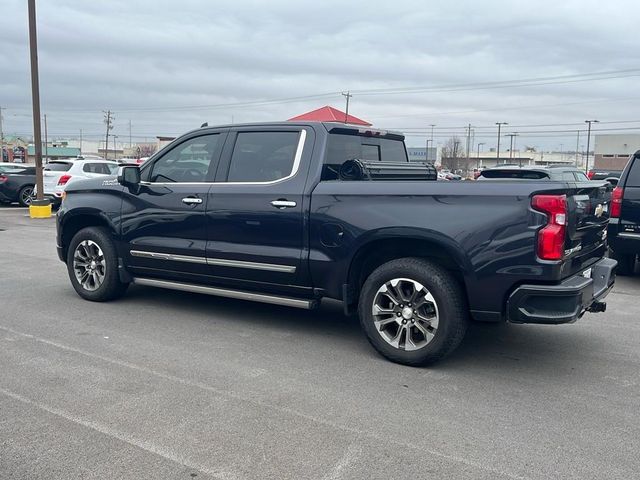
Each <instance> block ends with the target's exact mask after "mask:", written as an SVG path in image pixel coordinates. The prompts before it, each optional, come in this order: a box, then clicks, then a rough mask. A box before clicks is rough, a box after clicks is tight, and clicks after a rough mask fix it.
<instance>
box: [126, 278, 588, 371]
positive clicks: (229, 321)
mask: <svg viewBox="0 0 640 480" xmlns="http://www.w3.org/2000/svg"><path fill="white" fill-rule="evenodd" d="M125 302H127V303H128V302H134V303H139V302H140V303H144V304H145V306H146V308H148V305H149V302H152V303H154V304H155V305H156V306H157V307H158V308H159V309H160V310H162V311H165V312H167V314H170V313H171V312H174V311H175V312H176V314H179V313H178V312H183V313H189V314H190V318H193V316H194V315H195V318H198V319H199V318H203V319H205V320H206V321H211V322H224V323H225V324H226V326H227V327H228V328H235V327H234V325H237V326H238V329H243V328H247V327H251V328H252V329H258V330H265V331H268V332H269V333H272V334H274V335H277V334H278V333H283V334H292V333H293V334H295V335H296V336H297V337H300V338H302V337H304V338H305V339H306V340H307V341H314V340H313V339H314V338H315V339H317V341H318V342H322V343H326V342H328V341H329V342H331V351H332V352H333V353H335V351H336V350H342V351H343V352H344V359H345V361H347V362H348V361H349V360H348V357H350V356H356V357H360V359H359V360H357V359H353V360H357V361H369V359H370V360H375V359H380V358H381V357H380V356H379V355H378V354H377V353H376V352H375V351H374V350H373V348H372V347H371V346H370V345H369V343H368V342H367V340H366V338H365V336H364V334H363V332H362V331H361V329H360V325H359V323H358V319H357V317H346V316H345V315H344V314H343V313H342V309H341V304H340V303H338V302H332V301H328V302H327V301H324V302H323V303H322V306H321V307H320V308H319V309H317V310H313V311H306V310H298V309H293V308H287V307H281V306H276V305H268V304H259V303H252V302H245V301H241V300H233V299H226V298H219V297H211V296H207V295H199V294H192V293H185V292H174V291H168V290H161V289H155V288H147V287H139V286H134V287H132V288H131V291H130V292H129V294H128V295H127V296H126V297H125ZM597 337H598V336H597V335H593V333H592V331H591V330H590V329H585V328H584V326H581V325H580V321H579V322H578V324H576V325H564V326H556V325H548V326H543V325H513V324H505V323H499V324H486V323H479V322H471V324H470V326H469V329H468V331H467V335H466V337H465V339H464V340H463V342H462V344H461V345H460V346H459V347H458V349H457V350H456V351H455V352H454V353H453V354H451V355H450V356H449V357H448V358H447V359H445V360H443V361H441V362H440V363H438V364H436V365H434V366H431V367H428V368H429V369H433V370H438V371H441V372H445V371H454V370H464V371H466V372H468V373H469V372H474V371H478V370H481V371H483V372H484V373H487V372H489V371H494V372H496V373H500V374H504V373H508V372H514V371H516V372H517V373H519V374H523V373H527V372H530V373H531V374H532V375H533V376H537V375H539V374H542V373H543V372H544V374H545V375H551V376H554V375H557V376H563V375H566V373H567V371H569V370H571V369H572V367H580V366H581V365H582V364H583V363H584V358H585V355H586V354H587V353H585V352H593V350H594V349H597V347H598V338H597ZM363 357H367V358H366V359H365V358H363ZM373 365H374V364H372V368H373ZM376 365H378V364H376ZM559 365H562V366H561V367H560V368H558V366H559ZM376 368H378V366H376ZM400 368H403V367H400ZM407 368H408V367H407Z"/></svg>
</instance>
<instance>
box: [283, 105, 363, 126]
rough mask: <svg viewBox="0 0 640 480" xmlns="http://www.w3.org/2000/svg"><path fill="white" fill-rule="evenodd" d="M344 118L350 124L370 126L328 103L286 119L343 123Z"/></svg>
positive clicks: (290, 120)
mask: <svg viewBox="0 0 640 480" xmlns="http://www.w3.org/2000/svg"><path fill="white" fill-rule="evenodd" d="M345 118H346V119H347V121H346V123H350V124H352V125H362V126H365V127H370V126H371V124H370V123H369V122H365V121H364V120H362V119H360V118H358V117H354V116H353V115H347V114H346V113H345V112H342V111H340V110H338V109H337V108H333V107H330V106H329V105H327V106H324V107H320V108H318V109H317V110H312V111H310V112H307V113H303V114H302V115H298V116H297V117H292V118H290V119H289V120H287V121H288V122H295V121H298V120H310V121H313V122H340V123H345Z"/></svg>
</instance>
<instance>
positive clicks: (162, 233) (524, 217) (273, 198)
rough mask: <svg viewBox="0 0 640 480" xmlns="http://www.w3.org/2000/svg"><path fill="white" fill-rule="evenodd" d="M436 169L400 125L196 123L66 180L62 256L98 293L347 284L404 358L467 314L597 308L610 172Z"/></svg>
mask: <svg viewBox="0 0 640 480" xmlns="http://www.w3.org/2000/svg"><path fill="white" fill-rule="evenodd" d="M430 168H431V170H430ZM435 179H436V175H435V171H434V170H433V167H432V166H429V165H427V164H419V165H416V164H413V163H410V162H408V159H407V154H406V149H405V146H404V137H403V136H402V135H401V134H398V133H394V132H386V131H381V130H373V129H359V128H357V127H352V126H348V125H344V124H338V123H313V122H311V123H268V124H253V125H231V126H221V127H203V128H200V129H198V130H195V131H192V132H189V133H187V134H185V135H183V136H182V137H180V138H178V139H177V140H175V141H174V142H173V143H172V144H170V145H169V146H167V147H165V148H164V149H163V150H162V151H160V152H158V153H157V154H156V155H154V156H153V157H152V158H151V159H150V160H149V161H147V162H146V163H145V164H144V165H143V166H142V167H141V168H138V167H134V166H125V167H121V168H120V171H119V174H118V177H117V178H109V179H107V180H103V179H99V180H98V179H94V180H87V181H83V182H78V183H77V184H74V185H72V186H70V187H69V188H68V189H67V191H66V192H65V199H64V201H63V202H62V206H61V208H60V210H59V211H58V216H57V242H58V254H59V256H60V259H61V260H62V261H63V262H65V263H66V264H67V268H68V272H69V278H70V279H71V284H72V285H73V287H74V288H75V290H76V291H77V292H78V294H79V295H80V296H82V297H83V298H85V299H87V300H93V301H105V300H110V299H114V298H116V297H118V296H120V295H122V294H123V293H124V292H125V290H126V289H127V286H128V285H129V284H130V283H136V284H140V285H148V286H155V287H162V288H169V289H175V290H184V291H190V292H200V293H205V294H211V295H221V296H226V297H232V298H238V299H242V300H253V301H258V302H266V303H272V304H279V305H287V306H291V307H300V308H306V309H310V308H314V307H315V306H316V305H317V304H318V302H319V300H320V299H322V298H332V299H337V300H341V301H342V302H343V304H344V309H345V312H346V313H347V314H349V313H356V312H357V313H358V314H359V317H360V322H361V325H362V328H363V330H364V332H365V333H366V335H367V337H368V339H369V341H370V342H371V344H372V345H373V346H374V347H375V348H376V349H377V350H378V351H379V352H380V353H382V354H383V355H384V356H386V357H387V358H389V359H391V360H393V361H396V362H400V363H405V364H409V365H424V364H428V363H432V362H434V361H436V360H438V359H440V358H442V357H443V356H445V355H446V354H448V353H449V352H451V351H452V350H453V349H454V348H455V347H456V346H457V345H458V344H459V343H460V341H461V340H462V338H463V336H464V333H465V330H466V327H467V322H468V321H469V319H475V320H478V321H486V322H499V321H510V322H514V323H544V324H559V323H568V322H573V321H575V320H577V319H578V318H580V317H581V316H582V315H583V314H584V313H585V311H593V312H598V311H604V309H605V306H606V305H605V303H604V302H602V299H603V298H604V297H605V296H606V295H607V294H608V293H609V290H610V289H611V288H612V286H613V282H614V279H615V267H616V262H615V260H610V259H608V258H605V252H606V250H607V223H608V217H609V214H608V208H609V204H608V198H609V196H610V192H609V189H608V188H607V185H606V184H605V183H604V182H601V183H599V182H588V181H584V182H580V181H578V180H576V181H574V182H565V181H560V182H556V181H549V180H546V181H536V180H532V181H519V182H513V183H505V182H492V181H485V182H457V183H456V182H438V181H435ZM431 180H434V181H431Z"/></svg>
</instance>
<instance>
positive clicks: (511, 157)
mask: <svg viewBox="0 0 640 480" xmlns="http://www.w3.org/2000/svg"><path fill="white" fill-rule="evenodd" d="M517 136H518V134H517V133H507V134H506V135H505V137H510V138H511V143H510V144H509V160H510V161H511V160H513V139H514V138H515V137H517ZM520 166H522V158H520Z"/></svg>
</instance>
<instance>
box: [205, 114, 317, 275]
mask: <svg viewBox="0 0 640 480" xmlns="http://www.w3.org/2000/svg"><path fill="white" fill-rule="evenodd" d="M313 140H314V133H313V130H312V129H310V128H309V127H302V126H295V125H292V126H276V127H261V128H250V127H238V128H236V129H233V130H232V131H231V132H230V133H229V139H228V141H227V147H225V154H224V156H223V161H222V163H221V168H220V174H219V176H218V178H217V179H216V183H215V184H214V185H213V186H212V188H211V190H210V191H209V198H208V205H207V216H208V220H209V221H208V228H209V235H208V237H209V239H208V244H207V262H208V264H209V269H210V274H211V275H212V276H215V277H216V278H217V279H218V281H220V280H222V281H227V282H229V281H233V282H241V283H243V284H245V285H246V286H249V287H250V286H251V285H252V284H255V283H256V282H260V283H262V284H266V283H269V284H273V285H280V286H281V285H288V286H295V285H298V286H300V285H304V284H305V280H306V273H305V272H306V268H304V265H303V262H302V256H303V249H304V245H305V239H304V235H303V234H304V230H305V224H304V222H305V220H304V218H305V216H304V213H303V212H305V204H304V195H303V191H304V186H305V182H306V176H307V172H308V169H309V163H310V158H311V153H312V146H313ZM307 208H308V206H307ZM225 279H226V280H225Z"/></svg>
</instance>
